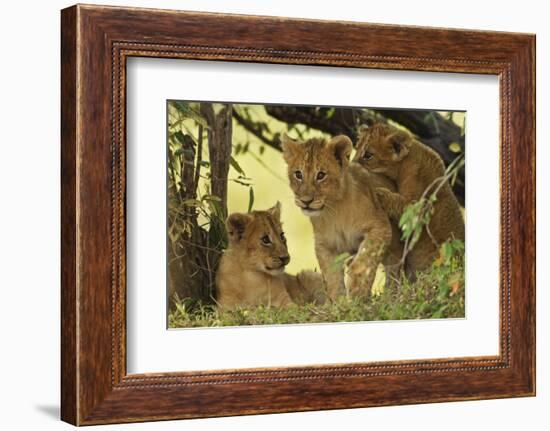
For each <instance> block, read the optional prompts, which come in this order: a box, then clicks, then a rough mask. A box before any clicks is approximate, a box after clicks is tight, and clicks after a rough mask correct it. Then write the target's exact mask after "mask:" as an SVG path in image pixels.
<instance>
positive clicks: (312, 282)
mask: <svg viewBox="0 0 550 431" xmlns="http://www.w3.org/2000/svg"><path fill="white" fill-rule="evenodd" d="M226 227H227V232H228V236H229V246H228V248H227V250H225V252H224V254H223V256H222V258H221V261H220V266H219V268H218V272H217V274H216V287H217V292H218V304H219V306H220V307H222V308H226V309H233V308H240V307H250V306H258V305H266V306H272V307H288V306H289V305H291V304H293V303H297V304H300V305H303V304H305V303H308V302H323V298H324V293H323V292H324V285H323V280H322V277H321V275H320V274H319V273H315V272H312V271H304V272H301V273H299V274H298V275H297V276H294V275H290V274H287V273H285V271H284V267H285V266H286V265H287V264H288V262H289V259H290V257H289V256H288V249H287V245H286V239H285V238H284V233H283V228H282V225H281V221H280V204H279V203H277V205H275V206H274V207H273V208H270V209H268V210H267V211H252V212H251V213H248V214H241V213H234V214H231V215H230V216H229V217H228V218H227V222H226ZM267 238H268V239H269V243H266V242H265V241H266V239H267Z"/></svg>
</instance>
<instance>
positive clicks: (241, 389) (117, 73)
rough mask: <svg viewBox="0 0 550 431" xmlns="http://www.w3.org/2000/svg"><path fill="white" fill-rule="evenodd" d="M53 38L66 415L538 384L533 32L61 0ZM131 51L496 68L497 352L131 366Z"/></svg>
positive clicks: (329, 402)
mask: <svg viewBox="0 0 550 431" xmlns="http://www.w3.org/2000/svg"><path fill="white" fill-rule="evenodd" d="M61 37H62V96H61V97H62V104H61V105H62V155H61V159H62V419H63V420H65V421H67V422H70V423H73V424H77V425H84V424H98V423H111V422H135V421H144V420H161V419H174V418H187V417H207V416H221V415H238V414H255V413H272V412H286V411H305V410H317V409H332V408H351V407H365V406H378V405H390V404H411V403H421V402H440V401H448V400H467V399H480V398H501V397H509V396H527V395H533V394H534V391H535V378H534V376H535V179H534V178H535V172H534V169H535V142H534V130H535V129H534V118H535V115H534V109H535V108H534V97H535V96H534V95H535V88H534V83H535V79H534V70H535V67H534V66H535V50H534V49H535V38H534V36H532V35H525V34H512V33H497V32H480V31H464V30H460V31H459V30H448V29H432V28H421V27H401V26H389V25H374V24H361V23H350V22H346V23H342V22H331V21H312V20H295V19H285V18H270V17H251V16H240V15H219V14H205V13H188V12H177V11H162V10H146V9H130V8H117V7H100V6H74V7H72V8H69V9H65V10H64V11H62V33H61ZM131 56H148V57H165V58H186V59H199V60H205V61H209V60H218V61H245V62H258V63H260V62H261V63H283V64H301V65H332V66H345V67H360V68H378V69H400V70H421V71H445V72H464V73H484V74H495V75H499V76H500V89H501V95H500V104H501V220H500V226H501V282H500V292H501V296H500V298H501V306H500V316H501V328H500V333H501V343H500V346H501V348H500V354H499V356H497V357H484V358H474V357H469V358H442V359H440V360H437V359H434V360H423V361H405V362H382V363H365V364H340V365H327V366H310V367H297V368H269V369H247V370H225V371H216V372H213V371H208V370H205V371H204V372H186V373H183V372H182V373H158V374H141V375H127V374H126V366H125V364H126V357H125V355H126V349H125V334H126V321H125V307H126V304H125V297H126V266H125V265H126V261H125V247H126V245H125V193H126V184H125V181H126V175H125V172H126V171H125V169H126V167H125V154H126V138H125V121H126V120H125V118H126V112H125V100H126V70H125V65H126V59H127V58H128V57H131ZM495 222H496V221H495Z"/></svg>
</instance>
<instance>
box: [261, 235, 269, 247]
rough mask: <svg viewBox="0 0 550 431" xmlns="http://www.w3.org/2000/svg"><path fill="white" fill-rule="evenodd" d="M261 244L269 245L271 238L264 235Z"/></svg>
mask: <svg viewBox="0 0 550 431" xmlns="http://www.w3.org/2000/svg"><path fill="white" fill-rule="evenodd" d="M261 241H262V244H263V245H270V244H271V238H269V235H264V236H262V238H261Z"/></svg>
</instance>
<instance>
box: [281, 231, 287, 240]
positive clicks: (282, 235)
mask: <svg viewBox="0 0 550 431" xmlns="http://www.w3.org/2000/svg"><path fill="white" fill-rule="evenodd" d="M281 241H283V242H286V236H285V233H284V232H281Z"/></svg>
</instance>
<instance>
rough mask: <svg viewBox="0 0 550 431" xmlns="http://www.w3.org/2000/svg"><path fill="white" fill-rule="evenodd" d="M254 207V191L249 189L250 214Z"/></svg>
mask: <svg viewBox="0 0 550 431" xmlns="http://www.w3.org/2000/svg"><path fill="white" fill-rule="evenodd" d="M253 205H254V189H253V188H252V187H250V189H248V212H251V211H252V206H253Z"/></svg>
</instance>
